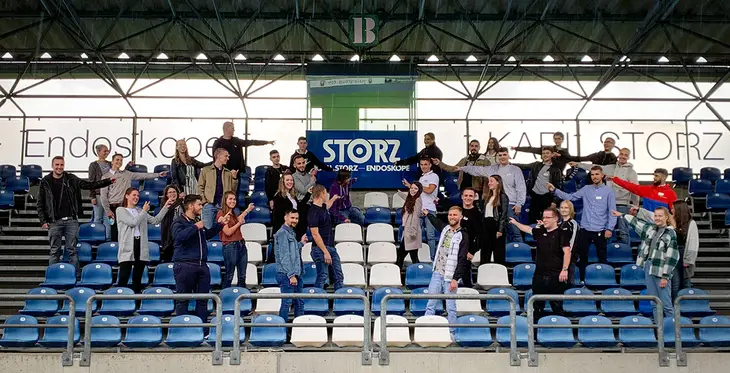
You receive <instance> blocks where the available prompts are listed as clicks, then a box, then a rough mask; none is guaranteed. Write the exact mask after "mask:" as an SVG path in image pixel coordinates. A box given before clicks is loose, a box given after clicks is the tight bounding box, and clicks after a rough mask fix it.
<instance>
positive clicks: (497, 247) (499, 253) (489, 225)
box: [481, 218, 507, 265]
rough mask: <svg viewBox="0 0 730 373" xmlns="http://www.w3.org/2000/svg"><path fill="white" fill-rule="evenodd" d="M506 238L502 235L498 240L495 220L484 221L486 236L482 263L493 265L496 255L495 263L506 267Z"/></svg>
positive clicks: (483, 241)
mask: <svg viewBox="0 0 730 373" xmlns="http://www.w3.org/2000/svg"><path fill="white" fill-rule="evenodd" d="M505 245H506V243H505V236H504V234H502V236H500V237H499V238H497V220H495V219H494V218H486V219H484V234H483V235H482V255H481V259H482V260H481V262H482V263H491V261H492V253H494V263H497V264H501V265H505V263H506V262H507V259H506V258H505V256H506V253H505Z"/></svg>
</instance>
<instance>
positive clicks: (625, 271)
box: [621, 264, 645, 284]
mask: <svg viewBox="0 0 730 373" xmlns="http://www.w3.org/2000/svg"><path fill="white" fill-rule="evenodd" d="M644 277H645V275H644V270H642V269H641V268H639V266H637V265H636V264H627V265H625V266H623V267H621V283H622V284H623V283H624V282H625V281H644Z"/></svg>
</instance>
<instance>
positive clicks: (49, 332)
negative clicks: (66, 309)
mask: <svg viewBox="0 0 730 373" xmlns="http://www.w3.org/2000/svg"><path fill="white" fill-rule="evenodd" d="M68 321H69V318H68V316H53V317H51V318H49V319H48V320H46V325H68ZM80 340H81V326H80V325H79V319H78V318H75V319H74V341H73V342H74V344H77V343H79V341H80ZM67 342H68V327H66V328H45V329H43V338H41V339H40V340H39V341H38V344H40V345H41V346H43V347H46V348H62V347H66V344H67Z"/></svg>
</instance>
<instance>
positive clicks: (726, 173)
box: [722, 168, 730, 180]
mask: <svg viewBox="0 0 730 373" xmlns="http://www.w3.org/2000/svg"><path fill="white" fill-rule="evenodd" d="M722 178H723V179H725V180H730V168H726V169H725V171H723V172H722Z"/></svg>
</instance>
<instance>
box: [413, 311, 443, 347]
mask: <svg viewBox="0 0 730 373" xmlns="http://www.w3.org/2000/svg"><path fill="white" fill-rule="evenodd" d="M416 324H417V325H434V324H436V325H448V324H449V320H446V318H445V317H443V316H421V317H419V318H417V319H416ZM413 330H414V332H413V342H415V343H416V344H418V345H419V346H421V347H447V346H448V345H450V344H451V335H450V334H449V328H446V327H433V328H429V327H424V326H419V327H416V328H413Z"/></svg>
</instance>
